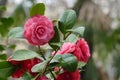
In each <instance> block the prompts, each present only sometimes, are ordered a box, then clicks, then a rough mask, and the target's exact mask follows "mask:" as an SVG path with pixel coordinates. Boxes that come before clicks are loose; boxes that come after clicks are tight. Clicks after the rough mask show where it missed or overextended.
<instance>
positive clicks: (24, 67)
mask: <svg viewBox="0 0 120 80" xmlns="http://www.w3.org/2000/svg"><path fill="white" fill-rule="evenodd" d="M8 61H9V62H10V63H12V64H13V65H14V66H15V68H16V70H15V71H14V73H13V74H12V77H13V78H20V77H22V76H23V74H24V73H25V72H26V71H28V72H29V73H30V74H31V75H32V76H33V77H34V76H36V75H37V73H33V72H32V71H31V68H32V67H33V66H34V65H36V64H38V63H40V62H41V60H40V59H38V58H34V59H28V60H23V61H15V60H12V59H11V58H8Z"/></svg>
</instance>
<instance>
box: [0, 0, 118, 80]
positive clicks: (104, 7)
mask: <svg viewBox="0 0 120 80" xmlns="http://www.w3.org/2000/svg"><path fill="white" fill-rule="evenodd" d="M39 2H42V3H44V4H45V5H46V13H45V15H46V16H48V17H49V18H51V19H52V20H56V19H58V18H59V16H60V15H61V14H62V13H63V12H64V11H65V10H67V9H73V10H75V11H76V13H77V18H78V20H77V22H76V26H85V27H86V30H85V34H84V37H85V38H86V40H87V41H88V44H89V46H90V50H91V55H92V56H91V58H90V60H89V62H88V64H87V66H85V67H84V70H83V71H82V72H81V78H82V79H81V80H120V63H119V62H120V0H0V6H1V7H0V52H3V53H8V56H9V55H10V54H11V53H12V51H14V50H15V49H17V48H24V47H26V44H27V43H26V42H25V41H24V40H14V41H11V40H9V41H8V39H7V33H8V31H9V30H10V29H11V28H12V27H18V26H23V25H24V23H25V21H26V20H27V19H28V18H29V10H30V7H31V6H32V5H33V4H35V3H39ZM3 6H6V9H5V7H3ZM3 45H7V47H4V46H3ZM15 45H17V46H16V47H15ZM29 47H30V46H29ZM4 48H5V50H4ZM11 48H12V49H11ZM30 48H31V47H30ZM3 50H4V51H3Z"/></svg>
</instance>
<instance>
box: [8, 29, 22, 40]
mask: <svg viewBox="0 0 120 80" xmlns="http://www.w3.org/2000/svg"><path fill="white" fill-rule="evenodd" d="M23 31H24V28H23V27H15V28H13V29H11V30H10V32H9V33H8V37H9V38H11V39H12V38H23Z"/></svg>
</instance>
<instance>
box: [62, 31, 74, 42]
mask: <svg viewBox="0 0 120 80" xmlns="http://www.w3.org/2000/svg"><path fill="white" fill-rule="evenodd" d="M71 33H72V32H69V33H68V34H67V35H66V36H65V34H64V35H63V40H65V39H66V38H67V37H68V36H69V35H70V34H71Z"/></svg>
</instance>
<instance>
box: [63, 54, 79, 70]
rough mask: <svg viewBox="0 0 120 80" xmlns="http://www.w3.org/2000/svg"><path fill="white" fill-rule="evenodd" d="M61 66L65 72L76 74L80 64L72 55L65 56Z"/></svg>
mask: <svg viewBox="0 0 120 80" xmlns="http://www.w3.org/2000/svg"><path fill="white" fill-rule="evenodd" d="M61 65H62V67H63V68H64V69H65V70H67V71H70V72H74V71H76V69H77V65H78V62H77V59H76V57H75V56H73V55H72V54H63V55H62V61H61Z"/></svg>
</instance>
